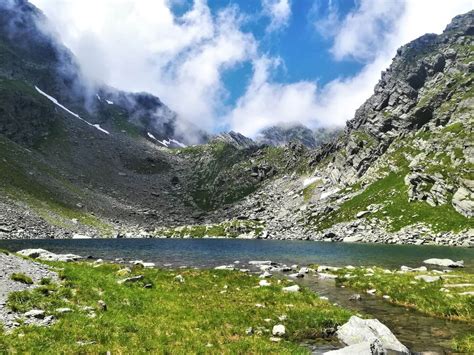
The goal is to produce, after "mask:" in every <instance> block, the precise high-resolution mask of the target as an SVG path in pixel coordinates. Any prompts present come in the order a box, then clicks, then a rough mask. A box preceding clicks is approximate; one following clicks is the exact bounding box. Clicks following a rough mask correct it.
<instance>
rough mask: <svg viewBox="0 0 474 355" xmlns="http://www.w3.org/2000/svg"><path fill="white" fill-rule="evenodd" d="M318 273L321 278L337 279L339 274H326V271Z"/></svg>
mask: <svg viewBox="0 0 474 355" xmlns="http://www.w3.org/2000/svg"><path fill="white" fill-rule="evenodd" d="M318 275H319V278H320V279H337V275H333V274H326V273H324V272H320V273H319V274H318Z"/></svg>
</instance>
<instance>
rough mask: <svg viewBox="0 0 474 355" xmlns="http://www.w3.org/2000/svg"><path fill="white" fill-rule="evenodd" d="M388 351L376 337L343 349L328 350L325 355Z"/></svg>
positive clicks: (378, 354)
mask: <svg viewBox="0 0 474 355" xmlns="http://www.w3.org/2000/svg"><path fill="white" fill-rule="evenodd" d="M386 353H387V352H386V351H385V349H384V348H383V345H382V343H381V342H380V341H379V340H378V339H375V340H374V341H372V342H370V341H364V342H362V343H358V344H354V345H350V346H346V347H345V348H342V349H338V350H332V351H327V352H325V353H324V354H323V355H382V354H386Z"/></svg>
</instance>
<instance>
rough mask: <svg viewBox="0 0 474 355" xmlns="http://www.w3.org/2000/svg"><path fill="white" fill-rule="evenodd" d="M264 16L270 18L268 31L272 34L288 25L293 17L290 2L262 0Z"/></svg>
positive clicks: (285, 0)
mask: <svg viewBox="0 0 474 355" xmlns="http://www.w3.org/2000/svg"><path fill="white" fill-rule="evenodd" d="M262 7H263V14H264V15H265V16H268V17H270V25H269V26H268V28H267V31H269V32H272V31H276V30H279V29H281V28H284V27H286V26H287V25H288V22H289V20H290V17H291V2H290V0H262Z"/></svg>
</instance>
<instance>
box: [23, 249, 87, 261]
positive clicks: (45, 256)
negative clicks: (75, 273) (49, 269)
mask: <svg viewBox="0 0 474 355" xmlns="http://www.w3.org/2000/svg"><path fill="white" fill-rule="evenodd" d="M17 254H19V255H22V256H26V257H28V258H32V259H40V260H45V261H63V262H72V261H78V260H81V259H83V258H82V257H81V256H79V255H74V254H55V253H51V252H49V251H47V250H44V249H24V250H20V251H19V252H18V253H17Z"/></svg>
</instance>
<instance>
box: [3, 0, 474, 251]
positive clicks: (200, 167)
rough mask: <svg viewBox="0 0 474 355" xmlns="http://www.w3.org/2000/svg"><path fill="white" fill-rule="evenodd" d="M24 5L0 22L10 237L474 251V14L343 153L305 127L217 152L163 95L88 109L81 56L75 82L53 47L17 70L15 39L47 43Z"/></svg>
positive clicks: (95, 95) (105, 97) (364, 111)
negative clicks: (428, 246) (238, 240)
mask: <svg viewBox="0 0 474 355" xmlns="http://www.w3.org/2000/svg"><path fill="white" fill-rule="evenodd" d="M12 3H14V4H17V6H13V8H12V9H11V10H9V11H13V13H10V12H8V11H7V12H4V10H2V11H0V40H1V43H0V44H1V46H0V102H1V103H2V105H1V109H0V145H1V147H2V149H1V150H0V161H2V163H3V166H2V167H0V190H1V191H2V194H1V195H0V207H1V208H0V217H1V218H0V220H1V221H2V222H1V223H0V224H1V226H0V227H1V228H0V237H3V238H70V237H73V236H74V235H88V236H93V237H110V236H115V237H123V236H125V237H159V236H167V237H186V236H191V237H192V236H196V237H198V236H201V237H202V236H206V235H209V236H232V237H245V238H281V239H310V240H327V241H370V242H385V243H417V244H425V243H437V244H450V245H473V243H474V233H473V232H472V230H473V228H474V225H473V221H472V211H473V210H474V208H473V191H472V189H473V187H472V181H473V180H474V179H473V177H472V171H473V165H472V164H473V161H472V156H474V154H473V152H474V150H473V146H472V141H473V139H472V138H473V136H472V123H473V122H472V121H473V115H472V108H473V107H474V102H473V101H472V100H473V96H472V93H473V92H472V82H473V70H474V64H473V63H474V58H473V56H472V53H473V49H472V48H473V47H472V46H473V39H472V36H473V33H474V30H473V29H474V25H473V18H474V12H472V11H471V12H469V13H467V14H464V15H461V16H458V17H456V18H454V19H453V22H452V23H451V24H450V25H448V27H447V29H446V31H445V32H444V33H443V34H441V35H432V34H428V35H425V36H422V37H420V38H419V39H417V40H415V41H413V42H411V43H409V44H407V45H405V46H403V47H401V48H400V49H399V50H398V52H397V55H396V56H395V58H394V61H393V63H392V65H391V66H390V68H389V69H387V70H386V71H385V72H383V73H382V76H381V80H380V81H379V83H378V84H377V85H376V87H375V91H374V95H373V96H371V97H370V98H369V99H368V100H367V101H366V102H365V103H364V104H363V105H362V106H361V107H360V108H359V109H358V110H357V111H356V113H355V116H354V118H353V119H352V120H350V121H349V122H348V123H347V126H346V128H345V130H344V132H343V133H341V134H334V136H332V133H330V134H329V141H328V142H322V141H324V140H325V139H326V132H322V133H321V132H320V133H321V134H322V138H321V137H320V138H318V139H319V141H318V139H315V137H314V133H310V131H309V130H308V129H307V128H305V127H302V126H296V129H295V130H292V129H291V128H294V127H290V128H285V129H282V127H278V126H276V127H272V128H269V129H268V130H267V131H266V138H265V139H260V140H259V139H256V141H253V140H251V139H249V138H247V137H244V136H242V135H241V134H239V133H236V132H229V133H224V134H220V135H217V136H216V137H210V136H208V135H206V134H205V133H202V132H200V131H199V130H198V129H195V128H193V127H190V128H189V129H190V130H192V131H193V133H192V134H191V136H197V137H198V141H200V142H207V143H206V144H202V145H190V144H189V143H192V142H189V141H187V140H186V137H185V136H186V134H185V135H184V136H180V135H179V132H177V131H176V130H175V122H176V119H178V118H177V116H176V114H175V113H174V112H173V111H172V110H170V109H169V108H167V107H166V106H165V105H164V104H163V103H162V102H161V101H160V99H159V98H157V97H155V96H153V95H149V94H146V93H142V94H131V93H124V92H121V91H118V90H115V89H112V88H108V87H106V86H99V87H98V88H94V90H93V91H90V92H89V93H92V95H90V94H87V95H86V94H84V92H82V93H79V94H77V92H76V91H75V89H74V86H75V85H76V84H74V83H73V82H77V83H78V84H81V83H82V81H81V80H82V79H80V78H79V76H80V72H79V71H78V68H77V66H75V65H74V64H73V63H74V59H73V57H70V59H69V62H70V63H72V64H71V65H72V66H73V67H74V68H75V69H74V70H69V74H71V73H72V74H74V73H75V75H76V76H74V75H73V76H72V79H71V77H67V76H66V77H63V76H58V75H57V69H58V67H57V62H55V61H54V60H52V61H51V60H50V61H49V62H48V61H46V64H44V63H43V64H42V63H41V60H42V59H44V58H47V57H48V56H44V55H42V56H39V57H41V58H40V59H37V57H38V53H40V52H42V51H44V52H45V53H47V54H48V53H49V56H50V57H51V58H53V59H54V53H55V52H54V51H55V50H56V49H53V50H52V49H51V46H52V47H53V48H55V47H54V46H53V45H52V42H50V41H48V39H47V38H46V39H43V41H40V42H39V44H41V43H43V44H45V48H44V49H42V50H41V51H39V52H38V53H36V52H34V51H33V52H34V53H32V54H31V55H30V57H31V58H32V59H31V58H30V59H29V60H28V61H26V60H24V59H22V60H18V61H16V62H15V64H13V61H11V60H10V59H11V58H12V57H11V56H14V57H15V54H18V53H19V52H18V51H19V49H18V48H17V47H18V46H17V45H19V44H21V42H22V40H18V41H15V42H12V39H11V38H9V37H8V35H7V30H6V26H7V24H9V23H10V22H11V21H12V19H18V17H20V19H23V20H22V21H19V23H20V24H22V25H21V26H23V27H24V26H26V27H25V28H24V32H23V36H25V38H24V39H23V41H25V40H27V39H28V38H29V37H28V36H30V37H31V36H33V38H36V37H35V34H36V32H37V31H38V29H37V28H36V27H35V28H36V29H35V28H29V27H28V24H26V22H25V21H24V18H27V19H28V18H29V19H31V16H42V15H40V14H38V10H36V9H35V8H34V7H31V5H29V4H28V3H27V2H25V1H23V0H15V1H14V2H12ZM4 8H5V7H4ZM30 12H31V13H30ZM30 22H31V21H30ZM29 24H31V23H29ZM35 26H36V25H35ZM9 31H10V29H9ZM35 31H36V32H35ZM8 33H9V32H8ZM41 36H42V35H40V37H41ZM20 47H21V46H20ZM40 47H41V46H40ZM31 48H34V46H31ZM31 48H30V49H31ZM41 48H43V47H41ZM60 48H64V47H60ZM64 50H65V51H66V53H69V52H68V51H67V50H66V49H64ZM68 55H70V53H69V54H68ZM61 63H62V62H61ZM40 74H41V75H42V80H36V78H38V77H39V76H41V75H40ZM35 86H36V87H37V89H36V88H35ZM86 96H87V98H86ZM91 100H92V101H91ZM157 112H158V113H157ZM196 132H197V133H196ZM264 133H265V132H264ZM320 141H321V142H322V144H321V145H320V143H319V142H320ZM283 143H284V144H283ZM184 145H187V146H186V147H185V146H184ZM171 147H174V148H176V149H168V148H171ZM397 209H399V210H400V211H398V210H397ZM402 210H403V211H402ZM404 211H405V212H404ZM441 216H445V217H446V220H441V221H438V219H439V218H441Z"/></svg>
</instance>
